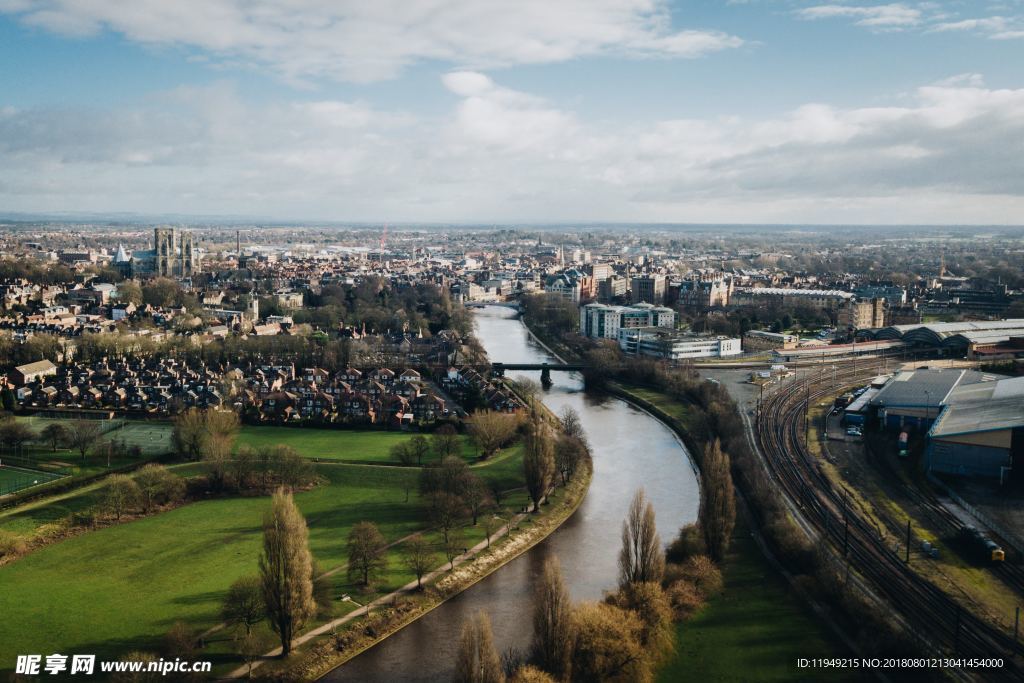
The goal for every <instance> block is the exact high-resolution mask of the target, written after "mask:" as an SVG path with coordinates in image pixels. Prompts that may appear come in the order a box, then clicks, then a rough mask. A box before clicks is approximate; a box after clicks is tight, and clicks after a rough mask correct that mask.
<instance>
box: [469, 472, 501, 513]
mask: <svg viewBox="0 0 1024 683" xmlns="http://www.w3.org/2000/svg"><path fill="white" fill-rule="evenodd" d="M462 500H463V501H465V503H466V509H467V510H469V514H470V516H471V517H472V518H473V526H476V520H477V518H478V517H479V516H480V515H481V514H482V513H484V512H486V511H487V510H489V509H490V508H491V506H492V505H493V504H494V500H493V499H492V498H491V492H490V490H489V489H488V488H487V485H486V484H484V481H483V479H481V478H480V477H478V476H477V475H475V474H473V473H472V472H467V476H466V478H465V483H464V484H463V490H462Z"/></svg>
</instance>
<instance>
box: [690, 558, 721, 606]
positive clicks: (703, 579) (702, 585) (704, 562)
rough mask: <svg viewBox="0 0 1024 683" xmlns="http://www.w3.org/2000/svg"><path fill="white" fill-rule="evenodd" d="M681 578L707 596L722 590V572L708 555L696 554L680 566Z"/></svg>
mask: <svg viewBox="0 0 1024 683" xmlns="http://www.w3.org/2000/svg"><path fill="white" fill-rule="evenodd" d="M680 570H681V571H680V574H681V578H683V579H685V580H687V581H689V582H690V583H692V584H693V585H694V586H695V587H696V588H697V590H698V591H699V592H700V594H701V595H703V596H704V597H705V598H707V597H710V596H712V595H715V594H716V593H718V592H720V591H721V590H722V572H721V570H719V568H718V567H717V566H716V565H715V563H714V562H712V561H711V558H710V557H708V556H707V555H694V556H693V557H690V558H689V559H688V560H686V562H684V563H683V564H682V565H681V567H680Z"/></svg>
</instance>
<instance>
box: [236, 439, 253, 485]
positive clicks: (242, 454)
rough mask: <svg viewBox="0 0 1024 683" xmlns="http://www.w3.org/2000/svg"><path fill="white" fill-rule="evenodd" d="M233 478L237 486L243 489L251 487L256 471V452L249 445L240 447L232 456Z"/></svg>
mask: <svg viewBox="0 0 1024 683" xmlns="http://www.w3.org/2000/svg"><path fill="white" fill-rule="evenodd" d="M230 465H231V467H230V469H231V480H232V482H233V483H234V486H235V488H237V489H238V490H239V491H242V490H244V489H246V488H248V487H249V484H250V480H251V479H252V475H253V473H254V472H255V471H256V453H255V452H254V451H253V450H252V449H251V448H249V447H248V446H242V447H240V448H239V449H238V450H237V451H236V452H235V454H234V456H233V457H232V458H231V463H230Z"/></svg>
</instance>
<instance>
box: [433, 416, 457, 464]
mask: <svg viewBox="0 0 1024 683" xmlns="http://www.w3.org/2000/svg"><path fill="white" fill-rule="evenodd" d="M430 441H431V446H432V447H433V449H434V453H435V454H436V455H437V458H438V460H444V459H445V458H447V457H448V456H458V454H459V450H460V443H459V433H458V432H457V431H456V430H455V427H453V426H452V425H450V424H443V425H441V426H440V427H438V428H437V429H435V430H434V433H433V435H432V436H431V437H430Z"/></svg>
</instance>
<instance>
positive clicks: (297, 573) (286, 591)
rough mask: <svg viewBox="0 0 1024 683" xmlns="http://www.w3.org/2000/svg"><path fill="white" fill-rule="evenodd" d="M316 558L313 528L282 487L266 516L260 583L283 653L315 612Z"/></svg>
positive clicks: (284, 653)
mask: <svg viewBox="0 0 1024 683" xmlns="http://www.w3.org/2000/svg"><path fill="white" fill-rule="evenodd" d="M312 565H313V558H312V556H311V555H310V552H309V529H308V528H307V527H306V520H305V519H303V517H302V513H300V512H299V509H298V508H297V507H296V506H295V501H294V500H293V499H292V494H291V493H286V492H285V491H284V489H278V491H277V492H276V493H274V497H273V499H272V501H271V508H270V510H269V511H268V512H267V513H266V514H265V515H264V517H263V554H262V555H261V557H260V584H261V585H262V587H263V600H264V602H265V603H266V606H267V617H268V618H269V619H270V625H271V627H272V628H273V629H274V631H275V632H276V633H277V634H278V636H279V637H280V639H281V656H282V657H287V656H288V654H289V653H290V652H291V649H292V637H293V636H294V634H295V631H296V630H297V629H299V628H301V627H302V625H303V624H304V623H305V622H306V620H307V619H309V618H310V617H311V616H313V614H315V613H316V604H315V603H314V602H313V581H312V576H311V575H312Z"/></svg>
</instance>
